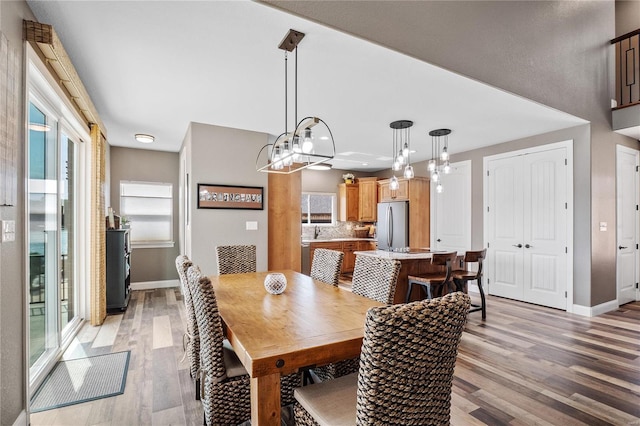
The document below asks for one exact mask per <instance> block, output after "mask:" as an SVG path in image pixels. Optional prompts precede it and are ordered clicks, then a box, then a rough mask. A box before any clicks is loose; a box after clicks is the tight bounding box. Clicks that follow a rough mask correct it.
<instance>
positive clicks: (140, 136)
mask: <svg viewBox="0 0 640 426" xmlns="http://www.w3.org/2000/svg"><path fill="white" fill-rule="evenodd" d="M155 139H156V138H155V137H153V136H152V135H146V134H144V133H136V140H137V141H138V142H142V143H151V142H153V141H154V140H155Z"/></svg>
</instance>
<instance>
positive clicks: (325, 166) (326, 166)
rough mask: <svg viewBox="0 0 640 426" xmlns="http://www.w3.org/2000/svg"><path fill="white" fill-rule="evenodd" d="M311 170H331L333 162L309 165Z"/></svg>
mask: <svg viewBox="0 0 640 426" xmlns="http://www.w3.org/2000/svg"><path fill="white" fill-rule="evenodd" d="M307 169H309V170H331V164H322V163H321V164H315V165H313V166H309V167H307Z"/></svg>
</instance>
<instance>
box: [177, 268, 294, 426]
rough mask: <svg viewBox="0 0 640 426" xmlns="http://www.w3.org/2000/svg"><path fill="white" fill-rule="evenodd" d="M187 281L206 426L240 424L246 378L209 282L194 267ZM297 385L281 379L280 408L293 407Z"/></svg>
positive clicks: (246, 409)
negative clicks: (195, 326)
mask: <svg viewBox="0 0 640 426" xmlns="http://www.w3.org/2000/svg"><path fill="white" fill-rule="evenodd" d="M187 280H188V283H189V287H190V289H191V293H192V295H193V305H194V308H195V313H196V319H197V322H198V330H199V332H200V360H201V364H202V368H201V373H200V374H201V378H200V380H201V391H200V393H201V395H200V397H201V401H202V407H203V409H204V418H205V423H206V424H207V425H209V426H212V425H237V424H240V423H243V422H245V421H247V420H249V419H250V418H251V394H250V378H249V374H248V373H247V370H246V369H245V368H244V366H243V365H242V363H241V362H240V360H239V359H238V356H237V355H236V354H235V352H234V350H233V348H232V347H231V345H230V344H229V342H228V341H227V340H225V338H224V335H223V331H222V320H221V318H220V312H219V311H218V302H217V300H216V295H215V292H214V291H213V287H212V286H211V280H209V278H208V277H206V276H204V275H202V274H201V272H200V269H199V268H197V267H194V266H192V267H190V268H189V269H188V270H187ZM256 332H257V333H259V331H258V330H257V331H256ZM300 384H301V383H300V375H299V374H297V373H293V374H289V375H287V376H282V377H281V378H280V390H281V391H280V402H281V405H283V406H284V405H289V404H291V403H293V401H294V398H293V390H294V388H296V387H299V386H300Z"/></svg>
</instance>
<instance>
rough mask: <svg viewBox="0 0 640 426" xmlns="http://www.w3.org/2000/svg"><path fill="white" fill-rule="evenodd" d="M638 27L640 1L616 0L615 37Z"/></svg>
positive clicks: (639, 24) (639, 22) (639, 26)
mask: <svg viewBox="0 0 640 426" xmlns="http://www.w3.org/2000/svg"><path fill="white" fill-rule="evenodd" d="M637 29H640V1H638V0H622V1H621V0H616V37H619V36H621V35H623V34H627V33H630V32H631V31H635V30H637Z"/></svg>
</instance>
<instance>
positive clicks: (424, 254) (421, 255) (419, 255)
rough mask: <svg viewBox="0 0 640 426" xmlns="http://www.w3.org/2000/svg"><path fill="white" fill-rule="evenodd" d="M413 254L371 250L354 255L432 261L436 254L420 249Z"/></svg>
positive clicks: (357, 252)
mask: <svg viewBox="0 0 640 426" xmlns="http://www.w3.org/2000/svg"><path fill="white" fill-rule="evenodd" d="M418 250H419V251H415V252H413V253H411V252H410V253H401V252H395V251H386V250H371V251H356V252H354V254H356V255H362V256H372V257H380V258H382V259H395V260H415V259H431V256H432V255H433V253H434V252H432V251H430V250H429V249H418Z"/></svg>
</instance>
